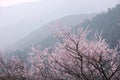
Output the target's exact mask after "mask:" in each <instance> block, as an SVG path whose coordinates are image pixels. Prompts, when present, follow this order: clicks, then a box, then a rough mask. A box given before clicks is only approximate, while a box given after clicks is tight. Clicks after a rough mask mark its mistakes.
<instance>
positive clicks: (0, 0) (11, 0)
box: [0, 0, 120, 7]
mask: <svg viewBox="0 0 120 80" xmlns="http://www.w3.org/2000/svg"><path fill="white" fill-rule="evenodd" d="M36 1H43V2H50V1H57V2H59V1H60V2H61V1H62V2H66V1H68V2H73V3H74V2H80V3H82V4H81V5H84V4H86V3H88V4H92V5H96V3H98V2H100V3H99V4H101V5H102V4H106V5H109V4H114V3H118V2H120V0H0V6H1V7H6V6H11V5H16V4H19V3H29V2H36ZM99 4H97V5H99Z"/></svg>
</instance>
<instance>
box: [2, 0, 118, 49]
mask: <svg viewBox="0 0 120 80" xmlns="http://www.w3.org/2000/svg"><path fill="white" fill-rule="evenodd" d="M118 3H119V0H89V1H88V0H83V1H81V0H76V1H75V0H71V1H70V0H59V1H58V0H44V1H38V2H32V3H21V4H16V5H12V6H7V7H2V6H1V7H0V48H5V47H7V46H9V45H12V44H14V43H16V42H17V41H19V40H20V39H22V38H24V37H25V36H26V35H28V34H30V33H31V32H33V31H34V30H37V29H38V28H40V27H42V26H43V25H44V24H46V23H48V22H50V21H53V20H56V19H58V18H60V17H63V16H68V15H75V14H84V13H85V14H89V13H99V12H101V11H106V10H107V8H110V7H113V6H115V5H116V4H118Z"/></svg>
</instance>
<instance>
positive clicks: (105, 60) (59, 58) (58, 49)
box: [0, 27, 120, 80]
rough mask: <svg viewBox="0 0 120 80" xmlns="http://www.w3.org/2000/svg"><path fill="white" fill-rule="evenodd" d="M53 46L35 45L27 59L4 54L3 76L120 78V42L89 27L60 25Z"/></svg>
mask: <svg viewBox="0 0 120 80" xmlns="http://www.w3.org/2000/svg"><path fill="white" fill-rule="evenodd" d="M58 29H59V30H58V31H56V32H55V37H56V38H57V41H58V42H57V43H56V45H55V47H54V48H53V50H51V49H49V48H48V49H45V50H44V51H41V50H40V49H39V48H35V47H34V48H33V49H32V51H31V53H30V54H29V56H28V59H27V61H23V60H21V59H20V58H19V57H17V56H12V57H9V58H5V57H4V55H3V54H0V80H119V79H120V77H119V75H120V55H119V54H120V52H119V44H118V45H117V46H116V47H115V48H111V47H110V46H109V43H107V41H106V40H105V39H103V38H102V36H101V34H98V33H96V34H95V35H94V36H93V37H92V36H91V37H90V36H89V35H88V34H89V33H90V31H89V30H87V29H82V28H80V29H77V30H76V29H73V28H69V27H66V28H62V29H60V28H58ZM88 36H89V38H88Z"/></svg>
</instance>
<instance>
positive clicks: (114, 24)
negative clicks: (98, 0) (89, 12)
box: [81, 5, 120, 47]
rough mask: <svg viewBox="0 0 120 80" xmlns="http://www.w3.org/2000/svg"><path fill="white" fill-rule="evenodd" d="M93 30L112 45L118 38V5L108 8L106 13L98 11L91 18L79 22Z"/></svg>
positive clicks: (119, 38) (119, 9) (119, 32)
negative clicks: (100, 33)
mask: <svg viewBox="0 0 120 80" xmlns="http://www.w3.org/2000/svg"><path fill="white" fill-rule="evenodd" d="M81 26H82V27H88V28H89V29H90V30H92V31H93V32H96V31H98V32H101V31H102V36H103V38H105V39H106V40H107V41H108V42H109V43H110V44H111V47H114V46H115V45H116V44H117V43H118V41H119V40H120V5H117V6H116V7H114V8H109V9H108V11H107V12H106V13H104V12H103V13H99V14H98V15H96V16H95V17H94V18H93V19H92V20H86V21H85V22H83V23H82V24H81Z"/></svg>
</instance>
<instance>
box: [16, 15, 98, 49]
mask: <svg viewBox="0 0 120 80" xmlns="http://www.w3.org/2000/svg"><path fill="white" fill-rule="evenodd" d="M95 15H96V14H80V15H71V16H65V17H62V18H59V19H56V20H54V21H51V22H49V23H48V24H46V25H44V26H42V27H40V28H39V29H38V30H36V31H34V32H32V33H31V34H29V35H28V36H26V37H24V38H23V39H22V40H20V41H18V42H17V43H16V47H17V48H19V49H26V48H29V47H31V46H32V45H34V46H36V45H41V46H42V47H44V48H45V47H46V46H51V45H53V44H52V42H54V40H53V39H54V38H53V37H52V33H53V31H54V28H55V26H57V25H67V26H76V25H80V24H81V23H82V22H83V21H84V20H86V19H92V18H93V16H95ZM61 27H62V26H61Z"/></svg>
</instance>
